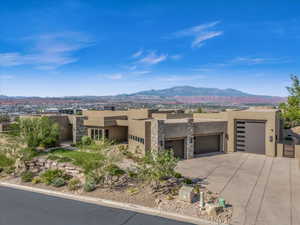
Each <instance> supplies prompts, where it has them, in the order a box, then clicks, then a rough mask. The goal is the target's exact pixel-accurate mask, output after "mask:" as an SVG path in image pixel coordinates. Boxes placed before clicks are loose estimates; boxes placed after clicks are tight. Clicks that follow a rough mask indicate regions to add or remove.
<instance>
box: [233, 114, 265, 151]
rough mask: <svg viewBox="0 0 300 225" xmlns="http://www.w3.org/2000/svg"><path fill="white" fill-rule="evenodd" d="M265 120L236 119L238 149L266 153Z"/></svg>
mask: <svg viewBox="0 0 300 225" xmlns="http://www.w3.org/2000/svg"><path fill="white" fill-rule="evenodd" d="M265 129H266V128H265V122H264V121H251V120H244V121H240V120H238V121H236V145H235V146H236V150H237V151H244V152H249V153H256V154H265Z"/></svg>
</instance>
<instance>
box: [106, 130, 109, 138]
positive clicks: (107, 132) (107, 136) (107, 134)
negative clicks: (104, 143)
mask: <svg viewBox="0 0 300 225" xmlns="http://www.w3.org/2000/svg"><path fill="white" fill-rule="evenodd" d="M105 138H106V139H108V138H109V130H108V129H106V130H105Z"/></svg>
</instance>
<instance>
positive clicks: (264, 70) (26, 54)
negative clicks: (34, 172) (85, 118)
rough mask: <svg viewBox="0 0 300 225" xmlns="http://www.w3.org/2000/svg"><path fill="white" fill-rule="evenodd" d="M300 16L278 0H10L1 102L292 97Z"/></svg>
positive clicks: (3, 12) (2, 10) (1, 37)
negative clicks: (226, 93) (212, 91)
mask: <svg viewBox="0 0 300 225" xmlns="http://www.w3.org/2000/svg"><path fill="white" fill-rule="evenodd" d="M299 11H300V3H299V2H297V1H274V0H273V1H264V0H260V1H256V0H252V1H233V0H231V1H228V0H223V1H222V0H210V1H199V0H195V1H194V0H186V1H183V0H180V1H179V0H178V1H177V0H157V1H154V0H152V1H150V0H136V1H133V0H126V1H124V0H119V1H115V0H111V1H101V0H81V1H80V0H48V1H46V0H26V1H24V0H19V1H18V0H10V1H4V2H1V7H0V94H4V95H10V96H16V95H23V96H71V95H110V94H118V93H132V92H136V91H140V90H147V89H160V88H167V87H172V86H178V85H192V86H197V87H216V88H235V89H239V90H242V91H245V92H249V93H254V94H267V95H276V96H286V95H287V91H286V90H285V87H286V86H287V85H289V84H290V79H289V75H290V74H292V73H293V74H299V70H300V64H299V59H300V51H299V50H300V14H299Z"/></svg>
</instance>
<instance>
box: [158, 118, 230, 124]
mask: <svg viewBox="0 0 300 225" xmlns="http://www.w3.org/2000/svg"><path fill="white" fill-rule="evenodd" d="M188 120H189V119H187V118H183V119H166V120H164V121H165V123H187V122H188ZM205 122H206V123H207V122H227V120H223V119H202V118H201V119H197V118H196V119H193V123H205Z"/></svg>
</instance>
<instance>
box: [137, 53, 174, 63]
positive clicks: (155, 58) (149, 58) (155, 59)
mask: <svg viewBox="0 0 300 225" xmlns="http://www.w3.org/2000/svg"><path fill="white" fill-rule="evenodd" d="M167 58H168V55H167V54H160V55H159V54H156V52H154V51H152V52H150V53H149V54H148V55H146V56H145V57H144V58H141V59H140V60H139V62H140V63H143V64H147V65H155V64H157V63H160V62H163V61H165V60H166V59H167Z"/></svg>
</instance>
